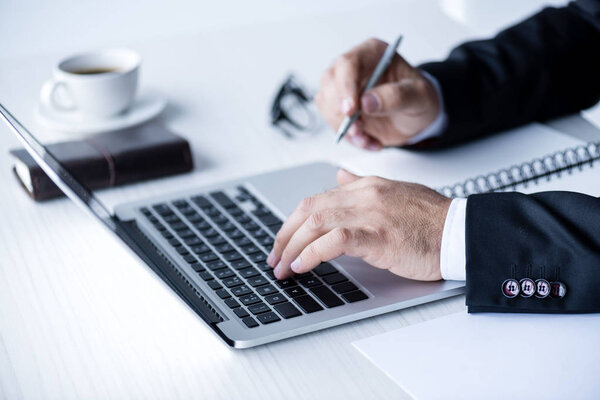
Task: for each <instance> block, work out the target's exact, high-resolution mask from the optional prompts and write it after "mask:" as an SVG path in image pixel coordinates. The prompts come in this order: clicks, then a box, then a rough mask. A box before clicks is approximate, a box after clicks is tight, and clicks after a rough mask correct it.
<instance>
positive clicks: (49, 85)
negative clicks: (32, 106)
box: [40, 80, 77, 112]
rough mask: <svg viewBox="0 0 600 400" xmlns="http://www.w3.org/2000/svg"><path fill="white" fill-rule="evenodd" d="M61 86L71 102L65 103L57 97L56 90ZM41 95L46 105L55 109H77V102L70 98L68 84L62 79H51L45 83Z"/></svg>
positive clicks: (68, 110)
mask: <svg viewBox="0 0 600 400" xmlns="http://www.w3.org/2000/svg"><path fill="white" fill-rule="evenodd" d="M60 88H62V89H63V90H64V91H65V93H66V94H67V96H68V98H69V103H70V104H65V103H64V102H61V101H60V100H59V99H57V97H56V92H57V90H58V89H60ZM40 97H41V100H42V103H43V104H44V105H45V106H46V107H49V108H52V109H55V110H58V111H63V112H70V111H75V110H76V108H77V107H75V103H73V101H72V100H71V99H70V96H69V91H68V89H67V85H66V84H65V83H64V82H61V81H54V80H51V81H48V82H46V83H44V86H42V91H41V94H40Z"/></svg>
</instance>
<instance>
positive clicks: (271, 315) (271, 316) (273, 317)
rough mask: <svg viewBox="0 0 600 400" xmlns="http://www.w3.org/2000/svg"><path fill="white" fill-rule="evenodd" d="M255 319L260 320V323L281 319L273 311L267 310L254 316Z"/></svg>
mask: <svg viewBox="0 0 600 400" xmlns="http://www.w3.org/2000/svg"><path fill="white" fill-rule="evenodd" d="M256 319H257V320H259V321H260V323H261V324H265V325H266V324H270V323H271V322H277V321H281V318H279V317H278V316H277V314H275V313H274V312H272V311H271V312H268V313H264V314H260V315H259V316H257V317H256Z"/></svg>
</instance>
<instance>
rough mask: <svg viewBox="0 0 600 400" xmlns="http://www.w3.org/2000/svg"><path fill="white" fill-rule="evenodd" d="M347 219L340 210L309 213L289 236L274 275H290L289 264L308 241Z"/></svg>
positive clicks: (346, 215)
mask: <svg viewBox="0 0 600 400" xmlns="http://www.w3.org/2000/svg"><path fill="white" fill-rule="evenodd" d="M347 219H349V217H348V213H347V212H346V211H342V210H323V211H318V212H315V213H314V214H311V215H310V216H309V217H308V218H307V219H306V221H304V223H303V224H302V225H301V226H300V227H299V228H298V230H297V231H296V232H294V234H293V235H292V237H291V238H290V240H289V242H288V244H287V245H286V246H285V249H284V250H283V253H282V254H281V260H280V262H279V263H278V265H277V267H276V268H275V271H274V272H275V276H276V277H277V278H278V279H285V277H288V276H290V275H292V272H291V269H290V264H291V263H292V261H294V260H295V259H296V258H297V257H298V256H299V255H300V252H301V251H302V250H304V248H305V247H306V246H308V245H309V244H310V243H312V242H314V241H315V240H316V239H318V238H319V237H321V236H323V235H324V234H326V233H327V232H329V231H331V230H332V229H334V228H336V227H337V226H340V225H343V223H344V220H347Z"/></svg>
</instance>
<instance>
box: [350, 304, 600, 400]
mask: <svg viewBox="0 0 600 400" xmlns="http://www.w3.org/2000/svg"><path fill="white" fill-rule="evenodd" d="M354 346H355V347H356V348H357V349H358V350H359V351H360V352H361V353H362V354H363V355H365V356H366V357H367V358H368V359H369V360H370V361H371V362H373V364H375V365H376V366H377V367H378V368H380V369H381V370H382V371H383V372H384V373H385V374H387V375H388V376H389V377H390V378H391V379H392V380H394V381H395V382H396V383H397V384H398V385H400V386H401V387H402V388H403V389H404V390H405V391H406V392H408V393H409V394H410V395H411V396H413V397H415V398H416V399H420V400H428V399H530V400H532V399H600V315H593V314H588V315H540V314H476V315H469V314H467V313H466V312H464V313H458V314H453V315H449V316H446V317H443V318H438V319H435V320H432V321H428V322H424V323H421V324H417V325H413V326H409V327H407V328H403V329H399V330H395V331H392V332H388V333H384V334H381V335H377V336H374V337H371V338H367V339H363V340H360V341H357V342H355V343H354Z"/></svg>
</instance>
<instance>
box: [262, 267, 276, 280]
mask: <svg viewBox="0 0 600 400" xmlns="http://www.w3.org/2000/svg"><path fill="white" fill-rule="evenodd" d="M265 274H267V276H268V277H269V279H271V280H272V281H274V280H277V278H276V277H275V272H273V270H270V271H265Z"/></svg>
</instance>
